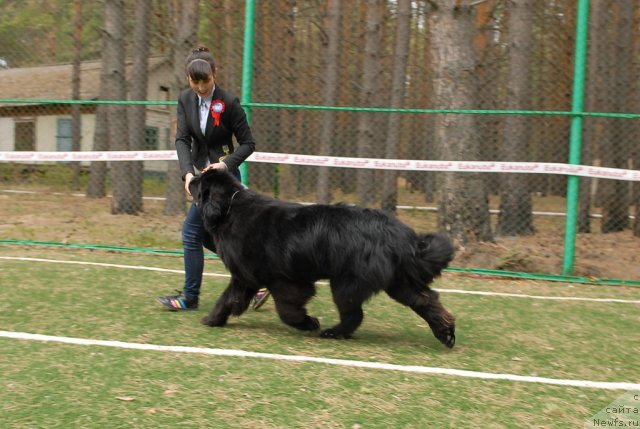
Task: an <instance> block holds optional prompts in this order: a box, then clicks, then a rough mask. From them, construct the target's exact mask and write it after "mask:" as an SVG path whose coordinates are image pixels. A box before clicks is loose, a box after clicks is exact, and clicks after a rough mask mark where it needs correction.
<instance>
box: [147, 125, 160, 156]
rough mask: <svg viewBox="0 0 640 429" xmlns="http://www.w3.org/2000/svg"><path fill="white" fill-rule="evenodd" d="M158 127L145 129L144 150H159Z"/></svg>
mask: <svg viewBox="0 0 640 429" xmlns="http://www.w3.org/2000/svg"><path fill="white" fill-rule="evenodd" d="M158 134H159V131H158V127H144V148H143V149H144V150H158V147H159V146H158Z"/></svg>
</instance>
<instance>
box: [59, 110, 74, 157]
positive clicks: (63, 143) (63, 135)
mask: <svg viewBox="0 0 640 429" xmlns="http://www.w3.org/2000/svg"><path fill="white" fill-rule="evenodd" d="M71 124H72V122H71V119H62V118H59V119H58V132H57V134H56V148H57V149H56V150H58V151H59V152H70V151H71V149H72V136H71Z"/></svg>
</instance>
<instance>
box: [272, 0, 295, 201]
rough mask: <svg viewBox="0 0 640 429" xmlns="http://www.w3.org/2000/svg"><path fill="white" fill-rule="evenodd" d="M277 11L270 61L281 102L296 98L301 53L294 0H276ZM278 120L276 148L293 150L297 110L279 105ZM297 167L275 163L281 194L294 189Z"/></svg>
mask: <svg viewBox="0 0 640 429" xmlns="http://www.w3.org/2000/svg"><path fill="white" fill-rule="evenodd" d="M276 4H277V5H279V7H278V10H279V11H280V13H279V14H278V15H277V17H278V19H277V20H274V21H276V22H274V24H276V26H275V27H276V28H277V31H278V32H277V33H276V34H275V36H276V37H277V38H278V39H279V40H280V43H279V47H278V49H275V50H274V51H273V53H274V54H275V55H274V56H275V58H274V64H279V65H280V67H279V69H280V70H279V75H280V76H281V78H282V83H283V85H282V90H279V91H278V93H280V94H282V95H283V96H284V97H285V100H284V102H285V103H293V102H295V101H296V99H297V95H298V94H297V93H296V90H297V84H298V74H299V65H298V61H299V59H300V58H301V56H298V55H297V49H296V46H297V43H296V42H297V40H296V38H297V37H299V36H298V35H297V31H296V10H297V8H298V6H297V4H296V0H279V1H278V2H276ZM279 116H280V123H281V125H282V126H281V131H280V134H281V139H282V140H281V141H280V148H281V150H282V151H283V152H284V153H294V152H295V151H296V147H297V146H298V145H297V144H296V123H297V121H296V118H297V116H298V111H297V110H294V109H282V111H281V112H280V114H279ZM297 171H298V170H297V167H296V166H294V165H291V164H283V165H280V166H279V181H280V182H279V183H280V192H281V195H282V196H283V198H293V197H294V196H295V193H296V182H297V181H296V172H297Z"/></svg>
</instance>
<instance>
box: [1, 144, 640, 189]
mask: <svg viewBox="0 0 640 429" xmlns="http://www.w3.org/2000/svg"><path fill="white" fill-rule="evenodd" d="M177 159H178V157H177V155H176V152H175V151H173V150H141V151H108V152H94V151H92V152H7V151H4V152H2V151H0V162H42V161H55V162H71V161H173V160H177ZM247 161H250V162H266V163H271V164H293V165H314V166H318V167H342V168H371V169H383V170H411V171H450V172H458V171H459V172H478V173H537V174H562V175H567V176H582V177H594V178H600V179H617V180H630V181H640V171H639V170H625V169H621V168H607V167H595V166H590V165H570V164H560V163H549V162H497V161H428V160H426V161H425V160H410V159H376V158H347V157H339V156H318V155H296V154H285V153H270V152H254V153H253V154H252V155H251V156H250V157H249V158H248V159H247Z"/></svg>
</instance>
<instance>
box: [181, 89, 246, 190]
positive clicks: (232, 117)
mask: <svg viewBox="0 0 640 429" xmlns="http://www.w3.org/2000/svg"><path fill="white" fill-rule="evenodd" d="M215 100H222V101H223V102H224V104H225V110H224V112H223V113H222V114H221V115H220V124H219V125H218V126H215V125H214V119H213V117H212V116H211V114H209V115H208V120H207V127H206V128H205V133H204V135H203V134H202V131H200V112H199V106H198V95H197V94H196V93H195V92H194V91H193V90H192V89H191V88H187V89H185V90H184V91H182V92H181V93H180V96H179V97H178V117H177V120H178V124H177V129H176V150H177V152H178V162H179V163H180V173H181V175H182V180H184V176H185V175H186V174H187V173H193V174H197V172H199V171H200V170H202V169H203V168H204V167H205V165H206V163H207V157H209V159H210V161H211V163H215V162H218V161H219V159H220V157H221V156H224V151H223V148H222V147H223V146H225V145H226V146H227V147H228V148H229V153H230V155H229V156H228V157H226V158H225V159H224V163H225V164H227V167H229V172H232V173H233V172H235V171H236V170H237V169H238V167H239V166H240V164H242V162H243V161H244V160H245V159H247V158H248V157H249V155H251V154H252V153H253V151H254V150H255V147H256V144H255V141H254V140H253V136H252V135H251V128H249V123H248V122H247V116H246V114H245V112H244V110H243V109H242V106H241V105H240V100H238V98H237V97H236V96H234V95H232V94H230V93H228V92H227V91H225V90H223V89H222V88H220V87H219V86H218V85H216V87H215V89H214V91H213V101H215ZM213 101H212V103H213ZM234 135H235V137H236V141H237V143H238V146H237V147H234V146H233V138H232V137H233V136H234Z"/></svg>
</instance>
